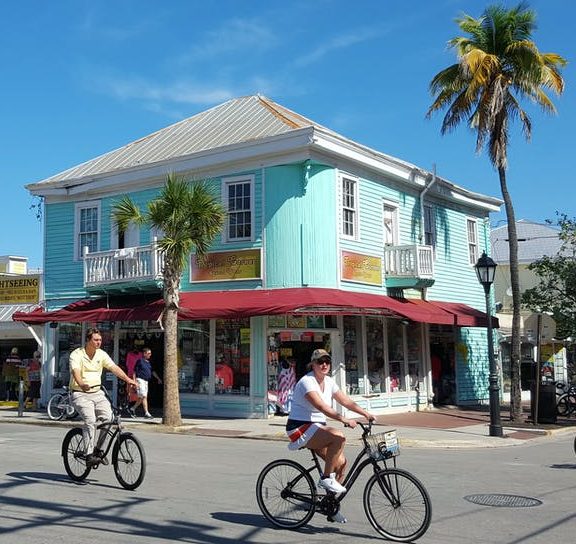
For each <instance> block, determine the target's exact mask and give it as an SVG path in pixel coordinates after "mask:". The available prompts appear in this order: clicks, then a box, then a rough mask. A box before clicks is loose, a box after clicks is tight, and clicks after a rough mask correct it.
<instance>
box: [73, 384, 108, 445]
mask: <svg viewBox="0 0 576 544" xmlns="http://www.w3.org/2000/svg"><path fill="white" fill-rule="evenodd" d="M72 404H74V408H76V410H77V412H78V413H79V414H80V417H81V418H82V420H83V421H84V425H83V427H82V436H83V437H84V445H85V453H86V455H88V454H90V453H92V452H93V451H94V446H95V438H96V426H97V425H98V424H100V423H104V422H106V421H111V420H112V407H111V406H110V402H109V401H108V399H107V398H106V395H105V394H104V391H102V390H100V391H96V392H94V393H84V392H83V391H74V392H73V393H72ZM105 433H106V431H105V430H104V431H100V436H99V437H98V443H99V444H100V442H101V440H103V438H104V435H105Z"/></svg>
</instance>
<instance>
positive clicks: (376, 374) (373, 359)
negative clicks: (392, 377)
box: [366, 317, 386, 393]
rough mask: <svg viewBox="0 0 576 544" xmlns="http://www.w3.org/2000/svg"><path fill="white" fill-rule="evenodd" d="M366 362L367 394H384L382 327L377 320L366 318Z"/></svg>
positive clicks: (384, 375)
mask: <svg viewBox="0 0 576 544" xmlns="http://www.w3.org/2000/svg"><path fill="white" fill-rule="evenodd" d="M366 360H367V361H368V369H367V373H368V386H369V389H368V393H384V392H385V391H386V374H385V370H384V325H383V323H382V320H381V319H378V318H372V317H368V318H366Z"/></svg>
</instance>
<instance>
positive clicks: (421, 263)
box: [384, 245, 434, 288]
mask: <svg viewBox="0 0 576 544" xmlns="http://www.w3.org/2000/svg"><path fill="white" fill-rule="evenodd" d="M384 276H385V278H386V286H387V287H399V288H422V287H430V286H431V285H432V284H433V283H434V251H433V248H432V246H421V245H406V246H385V247H384Z"/></svg>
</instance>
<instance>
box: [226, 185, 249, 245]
mask: <svg viewBox="0 0 576 544" xmlns="http://www.w3.org/2000/svg"><path fill="white" fill-rule="evenodd" d="M241 183H248V184H249V185H250V208H249V209H248V210H241V212H242V213H244V212H247V211H248V212H250V223H249V224H250V236H238V237H231V236H230V214H231V213H235V212H230V210H229V208H228V202H229V191H230V187H231V186H233V185H239V184H241ZM222 200H223V204H224V208H225V209H226V211H227V212H228V215H227V219H226V227H225V228H224V232H223V237H222V240H223V242H246V241H248V242H251V241H253V240H254V216H255V209H254V175H247V176H234V177H230V178H223V179H222Z"/></svg>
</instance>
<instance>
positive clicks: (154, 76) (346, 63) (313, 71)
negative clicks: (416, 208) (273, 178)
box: [0, 0, 576, 267]
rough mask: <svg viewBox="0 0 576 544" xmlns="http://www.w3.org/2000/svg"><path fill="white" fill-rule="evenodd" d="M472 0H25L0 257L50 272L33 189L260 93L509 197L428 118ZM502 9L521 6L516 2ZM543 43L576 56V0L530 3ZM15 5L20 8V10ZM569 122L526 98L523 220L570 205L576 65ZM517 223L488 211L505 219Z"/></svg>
mask: <svg viewBox="0 0 576 544" xmlns="http://www.w3.org/2000/svg"><path fill="white" fill-rule="evenodd" d="M488 4H490V2H483V1H476V0H467V1H464V0H434V1H429V0H413V1H412V2H404V1H402V2H401V1H393V0H388V1H384V0H357V1H355V2H351V1H347V0H292V1H288V0H267V1H264V0H251V1H249V0H220V1H217V2H216V1H210V0H170V1H161V0H98V1H96V0H53V1H51V2H41V1H38V0H20V1H19V2H18V3H4V4H3V7H4V9H3V13H2V20H3V21H2V22H3V25H2V27H3V29H2V32H1V33H0V66H1V67H2V71H1V73H2V85H1V87H0V126H1V130H0V146H1V148H0V149H1V155H0V157H1V158H0V184H1V187H2V193H3V195H4V206H3V207H2V211H1V212H0V233H1V235H0V255H23V256H27V257H28V258H29V265H30V266H31V267H41V266H42V224H41V223H39V222H38V220H37V219H36V217H35V213H34V210H31V209H30V206H31V205H33V204H34V203H35V201H34V199H33V198H32V196H31V195H30V194H29V193H28V192H27V191H26V190H25V189H24V185H25V184H27V183H32V182H36V181H40V180H42V179H44V178H46V177H49V176H50V175H52V174H55V173H57V172H60V171H62V170H65V169H67V168H69V167H71V166H74V165H76V164H79V163H81V162H84V161H86V160H89V159H91V158H93V157H96V156H98V155H100V154H102V153H105V152H106V151H109V150H112V149H115V148H117V147H120V146H122V145H124V144H127V143H129V142H131V141H133V140H136V139H138V138H140V137H142V136H145V135H147V134H150V133H151V132H154V131H156V130H158V129H160V128H162V127H165V126H168V125H170V124H172V123H175V122H177V121H179V120H181V119H184V118H186V117H189V116H191V115H194V114H195V113H198V112H200V111H202V110H205V109H207V108H209V107H212V106H214V105H216V104H219V103H221V102H224V101H226V100H228V99H230V98H234V97H237V96H244V95H249V94H255V93H261V94H264V95H266V96H268V97H269V98H271V99H273V100H275V101H276V102H279V103H280V104H282V105H283V106H286V107H288V108H290V109H292V110H294V111H296V112H298V113H301V114H302V115H305V116H307V117H309V118H311V119H313V120H314V121H316V122H318V123H321V124H323V125H325V126H327V127H329V128H331V129H333V130H336V131H337V132H340V133H341V134H343V135H344V136H346V137H348V138H351V139H353V140H355V141H357V142H359V143H362V144H364V145H368V146H370V147H372V148H374V149H377V150H379V151H382V152H384V153H387V154H390V155H393V156H396V157H398V158H401V159H404V160H406V161H409V162H412V163H414V164H416V165H418V166H420V167H422V168H425V169H429V170H431V169H432V168H433V165H436V169H437V172H438V174H439V175H441V176H443V177H445V178H447V179H449V180H450V181H452V182H454V183H457V184H458V185H461V186H464V187H466V188H468V189H470V190H473V191H477V192H482V193H485V194H489V195H493V196H498V197H499V196H500V187H499V182H498V176H497V174H496V172H495V171H494V170H493V169H492V167H491V165H490V163H489V161H488V158H487V156H486V154H482V155H480V156H478V155H476V154H475V150H474V145H475V139H474V136H473V134H472V133H470V132H469V130H468V129H467V128H465V127H462V128H460V129H458V130H457V131H456V132H455V133H452V134H450V135H447V136H441V135H440V124H441V119H442V117H441V116H440V115H438V116H436V117H434V118H433V119H432V120H426V119H425V113H426V110H427V108H428V106H429V105H430V103H431V97H430V95H429V93H428V83H429V81H430V80H431V78H432V77H433V76H434V75H435V74H436V73H437V72H438V71H439V70H441V69H442V68H444V67H446V66H448V65H449V64H452V63H453V61H454V54H453V52H451V51H449V50H448V49H447V48H446V42H447V41H448V40H449V39H450V38H451V37H453V36H456V35H458V34H459V29H458V27H457V26H456V24H455V23H454V19H455V18H456V17H457V16H458V15H460V14H461V13H463V12H465V13H468V14H470V15H473V16H479V15H480V13H481V12H482V10H483V9H484V8H485V7H486V6H487V5H488ZM503 4H504V5H507V6H512V5H516V2H508V1H504V2H503ZM529 4H530V6H531V7H532V8H533V9H534V10H535V11H536V12H537V14H538V29H537V31H536V33H535V36H534V37H535V41H536V42H537V44H538V46H539V48H540V50H541V51H543V52H544V51H554V52H557V53H559V54H561V55H563V56H564V57H565V58H567V59H568V61H573V60H574V58H575V53H576V38H575V31H574V26H573V24H574V20H576V2H573V0H532V1H531V2H529ZM8 6H9V7H8ZM563 75H564V79H565V82H566V90H565V92H564V94H563V95H562V96H561V97H560V98H554V101H555V104H556V106H557V108H558V115H557V116H547V115H544V114H542V113H541V112H540V111H539V110H538V109H537V108H536V107H534V106H532V105H531V104H525V107H526V109H527V111H528V112H529V113H530V115H531V117H532V121H533V136H532V140H531V142H530V143H526V142H525V141H524V139H523V137H522V135H521V133H520V132H519V130H517V129H514V130H513V131H512V137H511V142H510V147H509V170H508V183H509V188H510V192H511V194H512V198H513V200H514V203H515V209H516V216H517V219H529V220H533V221H537V222H543V221H544V220H546V219H553V218H554V217H555V212H556V211H560V212H563V213H566V214H568V215H569V216H571V217H574V216H575V215H576V213H575V211H574V202H575V198H574V189H573V184H574V181H575V179H574V177H575V176H574V168H573V166H572V165H571V162H572V158H573V155H574V153H575V151H574V138H573V136H572V131H573V130H574V126H575V123H574V122H575V120H576V99H575V98H576V96H575V95H576V84H575V66H574V64H572V63H571V64H569V65H568V66H567V68H566V69H565V70H564V72H563ZM504 217H505V215H504V212H503V211H502V212H501V213H500V214H494V215H493V216H492V222H493V224H497V223H498V222H499V221H500V220H502V219H503V218H504Z"/></svg>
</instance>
